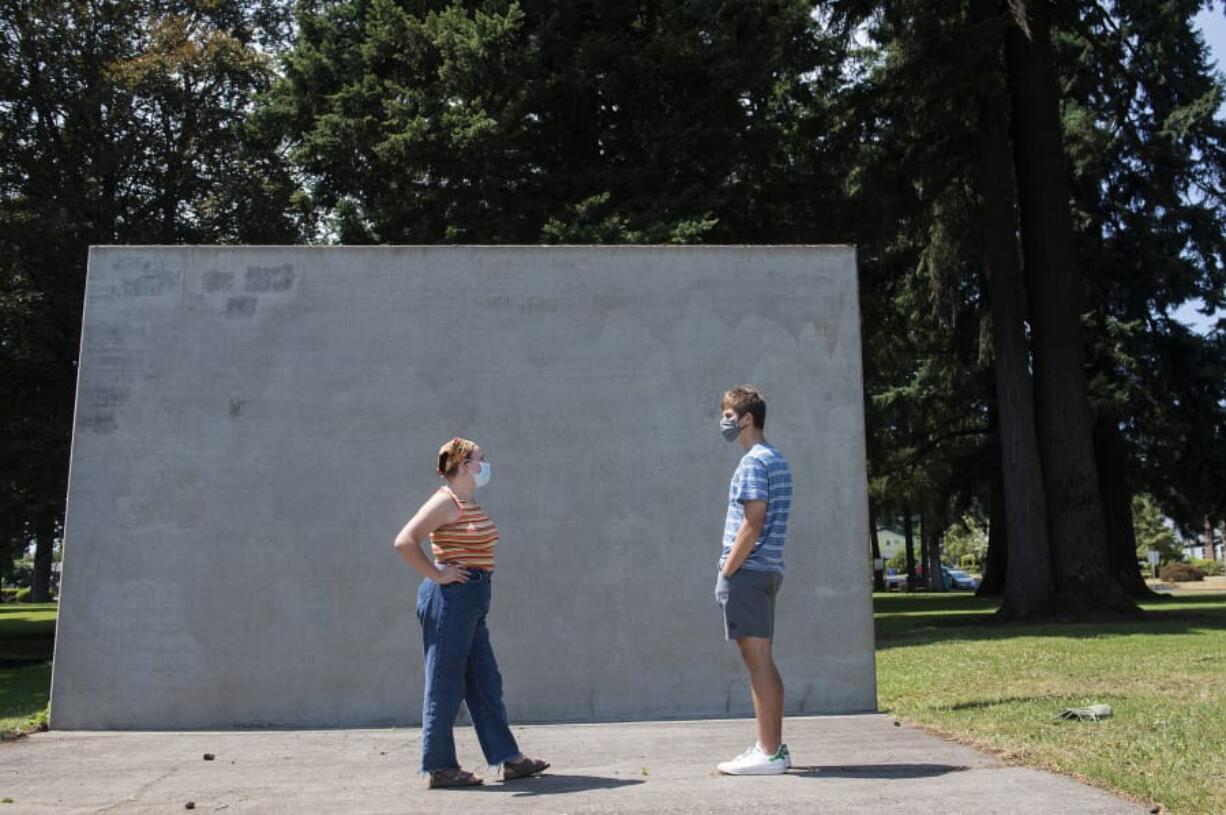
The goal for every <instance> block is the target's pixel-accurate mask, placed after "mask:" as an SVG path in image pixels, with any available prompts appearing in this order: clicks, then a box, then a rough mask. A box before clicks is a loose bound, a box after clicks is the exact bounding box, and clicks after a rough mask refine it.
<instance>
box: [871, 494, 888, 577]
mask: <svg viewBox="0 0 1226 815" xmlns="http://www.w3.org/2000/svg"><path fill="white" fill-rule="evenodd" d="M868 545H869V550H870V554H871V555H872V558H873V591H885V564H884V563H882V564H881V568H880V569H879V568H877V564H878V563H881V541H879V540H877V513H876V512H874V511H873V502H872V501H869V502H868Z"/></svg>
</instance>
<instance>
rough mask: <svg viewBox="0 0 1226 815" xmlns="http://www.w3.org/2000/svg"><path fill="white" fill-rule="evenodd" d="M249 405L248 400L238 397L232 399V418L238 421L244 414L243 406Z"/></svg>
mask: <svg viewBox="0 0 1226 815" xmlns="http://www.w3.org/2000/svg"><path fill="white" fill-rule="evenodd" d="M245 404H247V400H246V399H239V398H238V397H237V396H231V397H230V418H231V419H237V418H238V417H239V416H240V415H241V414H242V412H243V405H245Z"/></svg>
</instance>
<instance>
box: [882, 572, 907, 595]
mask: <svg viewBox="0 0 1226 815" xmlns="http://www.w3.org/2000/svg"><path fill="white" fill-rule="evenodd" d="M883 577H884V579H885V588H886V591H895V590H897V589H904V588H906V587H907V574H906V572H903V573H902V574H896V573H895V572H894V570H893V569H886V570H885V575H883Z"/></svg>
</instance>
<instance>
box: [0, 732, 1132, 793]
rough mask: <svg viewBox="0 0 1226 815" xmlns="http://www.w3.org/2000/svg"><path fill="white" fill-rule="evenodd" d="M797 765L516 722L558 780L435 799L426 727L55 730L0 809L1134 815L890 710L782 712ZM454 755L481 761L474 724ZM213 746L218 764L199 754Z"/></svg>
mask: <svg viewBox="0 0 1226 815" xmlns="http://www.w3.org/2000/svg"><path fill="white" fill-rule="evenodd" d="M785 727H786V736H787V741H788V744H789V746H790V748H791V751H792V755H793V760H794V761H795V763H796V766H795V767H794V768H793V770H792V771H791V772H790V773H788V774H787V775H786V776H783V777H778V776H775V777H761V778H729V777H725V776H720V775H718V774H716V773H715V771H714V765H715V763H716V762H717V761H720V760H723V759H725V758H729V757H731V756H733V755H735V754H737V753H739V752H740V751H741V750H742V749H744V747H745V746H746V745H747V744H749V743H750V742H751V741H752V739H753V723H752V721H751V720H744V719H720V720H703V721H685V722H678V721H672V722H635V723H613V724H578V725H568V724H560V725H533V726H525V727H517V728H516V731H517V735H518V736H519V739H520V744H521V746H522V747H523V749H524V750H525V751H527V752H528V753H529V754H531V755H538V756H542V757H545V758H548V759H549V760H551V761H552V762H553V768H552V769H551V770H550V771H549V774H548V775H546V776H544V777H541V778H536V779H526V780H520V781H515V782H511V783H506V784H503V783H501V782H491V781H490V780H489V779H488V776H487V783H486V785H485V786H484V787H480V788H475V789H469V790H427V789H425V787H424V782H423V781H422V780H421V779H420V778H419V777H418V774H417V766H418V764H417V762H418V756H419V752H418V750H419V739H420V731H419V730H417V729H415V728H413V729H395V730H307V731H302V730H295V731H227V732H186V733H166V732H158V733H133V732H50V733H41V734H37V735H34V736H32V737H30V738H28V739H23V740H20V741H18V742H14V743H11V744H3V745H0V799H3V798H10V799H12V803H10V804H5V805H0V815H16V813H56V814H57V815H60V813H102V812H105V813H154V812H157V813H165V812H182V811H184V810H185V807H186V806H187V804H188V802H193V803H194V804H195V806H194V810H195V811H197V812H226V813H228V815H229V814H230V813H248V812H250V813H282V812H284V813H314V812H330V813H331V812H360V813H438V812H450V811H459V810H463V811H464V812H466V813H468V812H472V813H485V812H499V813H502V812H527V811H531V812H551V813H581V812H593V813H605V812H642V813H647V812H650V813H657V812H677V813H680V812H703V813H708V812H728V813H733V812H735V813H743V812H745V811H747V808H748V809H750V810H752V811H756V812H771V813H775V812H778V813H802V812H803V813H814V812H840V813H841V812H884V811H900V812H934V813H935V812H940V813H1023V812H1025V813H1034V812H1043V813H1045V814H1046V815H1050V813H1065V812H1067V813H1079V814H1080V813H1141V812H1145V811H1146V810H1145V808H1144V807H1142V806H1139V805H1137V804H1134V803H1130V802H1128V801H1124V800H1121V799H1119V798H1116V797H1115V796H1113V795H1110V794H1108V793H1106V792H1103V791H1102V790H1098V789H1095V788H1093V787H1089V786H1086V785H1084V784H1080V783H1078V782H1076V781H1074V780H1072V779H1070V778H1065V777H1062V776H1059V775H1054V774H1051V773H1045V772H1040V771H1037V770H1028V769H1022V768H1017V767H1009V766H1006V765H1004V764H1003V763H1001V762H1000V761H998V760H996V759H995V758H993V757H992V756H989V755H985V754H983V753H980V752H977V751H975V750H972V749H970V748H967V747H964V746H961V745H957V744H952V743H949V742H945V741H942V740H940V739H938V738H935V737H933V736H930V735H928V734H925V733H923V732H921V731H919V730H916V729H914V728H910V727H906V726H903V727H899V726H895V724H894V722H893V721H892V720H891V719H890V718H889V717H888V716H884V715H860V716H817V717H798V718H789V719H788V720H787V721H786V723H785ZM456 734H457V744H458V747H459V751H460V760H461V762H463V763H464V765H465V766H466V767H468V768H471V769H475V770H477V771H479V772H480V771H481V770H482V769H483V767H482V766H481V765H482V764H483V763H484V762H483V760H482V759H481V756H480V752H479V750H478V748H477V744H476V739H475V738H474V736H473V733H472V729H471V728H469V727H457V729H456ZM205 753H212V754H214V756H215V759H214V760H212V761H205V760H203V755H204V754H205Z"/></svg>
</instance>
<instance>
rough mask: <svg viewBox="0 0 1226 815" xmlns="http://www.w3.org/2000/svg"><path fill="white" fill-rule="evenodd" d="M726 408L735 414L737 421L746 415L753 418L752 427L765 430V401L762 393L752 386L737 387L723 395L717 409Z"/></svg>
mask: <svg viewBox="0 0 1226 815" xmlns="http://www.w3.org/2000/svg"><path fill="white" fill-rule="evenodd" d="M728 408H732V409H733V410H734V411H735V412H736V416H737V418H738V419H739V418H740V417H742V416H744V415H745V414H746V413H748V414H749V415H750V416H752V417H753V425H754V427H756V428H758V429H759V430H765V429H766V399H765V398H764V397H763V396H762V391H760V390H758V389H757V388H756V387H754V386H753V385H737V386H736V387H735V388H732V389H731V390H729V391H727V392H726V393H724V398H723V399H720V400H719V409H720V410H727V409H728Z"/></svg>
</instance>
